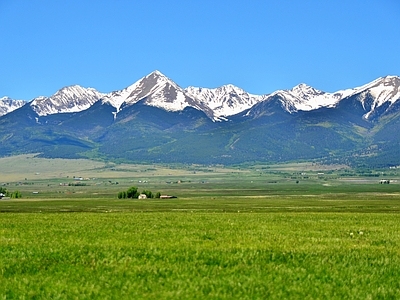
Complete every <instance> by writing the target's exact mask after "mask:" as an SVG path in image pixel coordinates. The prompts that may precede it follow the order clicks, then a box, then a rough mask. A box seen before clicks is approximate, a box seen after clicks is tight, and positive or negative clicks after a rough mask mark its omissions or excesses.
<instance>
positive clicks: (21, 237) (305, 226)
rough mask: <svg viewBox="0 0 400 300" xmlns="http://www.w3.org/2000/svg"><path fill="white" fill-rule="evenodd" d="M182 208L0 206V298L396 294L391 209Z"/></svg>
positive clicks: (399, 286) (397, 227)
mask: <svg viewBox="0 0 400 300" xmlns="http://www.w3.org/2000/svg"><path fill="white" fill-rule="evenodd" d="M253 204H254V203H253ZM41 205H42V206H43V205H44V203H41ZM389 205H393V203H392V202H390V204H389ZM253 206H254V205H253ZM259 206H261V205H259ZM189 207H190V205H189ZM237 207H238V206H236V207H235V209H236V208H237ZM240 207H241V208H242V209H244V210H245V211H246V209H245V206H244V204H241V206H240ZM282 207H284V205H282ZM192 208H193V209H194V210H191V211H193V212H191V211H186V210H185V211H183V212H182V211H180V212H176V211H175V212H174V211H172V210H170V211H165V209H164V211H156V210H151V209H148V210H144V212H140V211H139V212H138V211H137V210H136V211H134V212H128V209H127V210H123V211H122V212H118V213H115V212H110V213H91V212H84V213H82V212H70V213H52V212H50V213H49V212H48V213H39V212H33V211H34V210H31V212H30V213H12V212H8V213H3V214H1V215H0V228H1V229H0V257H1V259H0V299H9V298H11V299H12V298H27V299H29V298H42V299H50V298H51V299H63V298H97V299H107V298H112V299H117V298H123V299H143V298H151V299H204V298H210V299H265V298H271V299H284V298H292V299H293V298H294V299H307V298H308V299H317V298H318V299H324V298H336V299H345V298H350V299H396V298H399V297H400V283H399V281H398V278H399V276H400V255H399V254H400V250H399V249H400V248H399V246H400V223H399V222H398V218H399V214H398V213H391V212H386V213H380V212H374V213H370V212H359V213H347V212H334V211H325V212H313V211H312V210H311V211H310V210H309V211H304V212H290V211H285V210H283V211H279V210H278V211H275V212H273V213H272V212H266V211H258V212H250V208H249V209H248V211H247V212H242V211H240V212H237V211H235V212H233V209H232V210H231V211H228V212H226V211H225V212H219V211H218V210H216V209H215V210H211V211H208V212H202V211H201V210H196V207H193V206H192Z"/></svg>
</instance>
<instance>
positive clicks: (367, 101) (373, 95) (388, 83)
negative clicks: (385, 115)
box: [354, 76, 400, 119]
mask: <svg viewBox="0 0 400 300" xmlns="http://www.w3.org/2000/svg"><path fill="white" fill-rule="evenodd" d="M354 90H355V92H354V94H358V100H359V101H360V102H361V104H362V105H363V107H364V109H365V110H366V111H367V113H366V114H365V115H364V118H365V119H369V118H370V116H371V115H373V114H374V113H375V111H376V110H377V109H379V108H380V107H382V106H383V105H384V104H385V105H387V106H388V107H390V106H392V105H393V104H394V103H395V102H397V101H398V100H400V77H398V76H386V77H379V78H378V79H376V80H374V81H372V82H370V83H368V84H365V85H363V86H361V87H358V88H355V89H354ZM371 99H372V102H371Z"/></svg>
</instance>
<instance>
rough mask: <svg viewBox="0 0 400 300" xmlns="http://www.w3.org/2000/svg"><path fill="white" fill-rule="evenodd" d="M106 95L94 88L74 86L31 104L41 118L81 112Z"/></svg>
mask: <svg viewBox="0 0 400 300" xmlns="http://www.w3.org/2000/svg"><path fill="white" fill-rule="evenodd" d="M103 96H104V94H102V93H100V92H98V91H96V90H95V89H93V88H83V87H81V86H79V85H72V86H67V87H64V88H62V89H61V90H59V91H57V92H56V93H55V94H54V95H52V96H50V97H44V96H41V97H37V98H35V99H33V100H32V101H31V103H30V106H31V107H32V109H33V110H34V111H35V112H36V113H37V114H38V115H39V116H46V115H51V114H56V113H68V112H79V111H82V110H85V109H87V108H89V107H90V106H92V105H93V104H94V103H95V102H96V101H98V100H99V99H101V98H102V97H103Z"/></svg>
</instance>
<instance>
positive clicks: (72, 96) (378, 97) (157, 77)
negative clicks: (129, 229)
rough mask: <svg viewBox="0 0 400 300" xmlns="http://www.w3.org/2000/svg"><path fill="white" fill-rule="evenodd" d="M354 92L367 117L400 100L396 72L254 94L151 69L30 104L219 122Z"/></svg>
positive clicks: (8, 105) (40, 110) (10, 105)
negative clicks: (124, 83) (201, 116)
mask: <svg viewBox="0 0 400 300" xmlns="http://www.w3.org/2000/svg"><path fill="white" fill-rule="evenodd" d="M352 96H356V97H357V101H359V102H360V103H361V104H362V106H363V107H364V110H365V112H366V113H365V115H364V118H365V119H368V118H369V117H370V116H371V115H372V114H373V113H374V112H375V111H377V110H378V109H380V108H381V107H386V106H387V107H389V108H390V107H391V106H392V105H393V104H394V103H395V102H397V101H398V100H400V78H399V77H397V76H386V77H380V78H378V79H376V80H374V81H372V82H370V83H367V84H365V85H363V86H360V87H356V88H353V89H346V90H340V91H337V92H334V93H326V92H323V91H320V90H317V89H315V88H313V87H311V86H308V85H306V84H304V83H302V84H299V85H297V86H295V87H293V88H292V89H291V90H277V91H275V92H273V93H271V94H266V95H254V94H250V93H248V92H246V91H244V90H243V89H241V88H239V87H236V86H234V85H232V84H227V85H223V86H221V87H218V88H201V87H193V86H189V87H187V88H185V89H183V88H181V87H180V86H179V85H177V84H176V83H175V82H174V81H173V80H171V79H170V78H168V77H166V76H165V75H163V74H162V73H161V72H159V71H154V72H152V73H150V74H148V75H147V76H145V77H143V78H141V79H139V80H138V81H136V82H135V83H134V84H132V85H130V86H128V87H127V88H125V89H123V90H119V91H113V92H110V93H101V92H98V91H97V90H95V89H93V88H84V87H81V86H79V85H73V86H68V87H64V88H62V89H60V90H59V91H57V92H56V93H55V94H54V95H52V96H50V97H43V96H42V97H37V98H35V99H33V100H32V101H31V102H30V103H29V105H30V106H31V107H32V109H33V110H34V111H35V112H36V113H37V114H38V115H39V116H46V115H51V114H57V113H71V112H80V111H83V110H86V109H88V108H89V107H91V106H92V105H93V104H94V103H95V102H97V101H99V100H101V101H102V103H103V104H109V105H111V106H112V107H114V108H115V110H116V111H115V113H114V117H116V116H117V114H118V113H119V112H120V111H121V110H122V109H124V108H126V107H129V106H132V105H134V104H136V103H138V102H141V103H142V104H144V105H149V106H154V107H158V108H161V109H164V110H166V111H182V110H184V109H185V108H186V107H192V108H195V109H197V110H200V111H203V112H204V113H205V114H206V115H207V116H208V117H209V118H210V119H212V120H214V121H216V120H224V119H226V117H229V116H232V115H236V114H239V113H241V112H243V111H245V110H248V109H250V108H252V107H253V106H254V105H256V104H258V103H261V102H265V101H270V100H271V99H273V98H275V97H279V101H280V102H281V106H282V108H283V109H284V110H286V111H287V112H289V113H296V112H298V111H311V110H316V109H319V108H323V107H327V108H334V107H336V106H337V105H338V104H339V103H340V102H341V101H342V100H344V99H346V98H349V97H352ZM25 103H26V102H24V101H22V100H12V99H10V98H8V97H3V98H1V99H0V116H2V115H4V114H7V113H9V112H11V111H13V110H15V109H18V108H19V107H21V106H22V105H23V104H25Z"/></svg>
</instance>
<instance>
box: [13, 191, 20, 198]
mask: <svg viewBox="0 0 400 300" xmlns="http://www.w3.org/2000/svg"><path fill="white" fill-rule="evenodd" d="M11 198H15V199H18V198H22V194H21V192H20V191H15V192H14V193H12V194H11Z"/></svg>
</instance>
